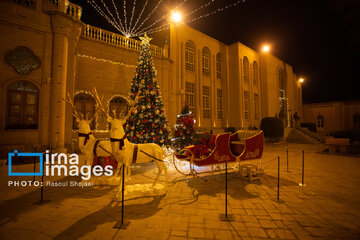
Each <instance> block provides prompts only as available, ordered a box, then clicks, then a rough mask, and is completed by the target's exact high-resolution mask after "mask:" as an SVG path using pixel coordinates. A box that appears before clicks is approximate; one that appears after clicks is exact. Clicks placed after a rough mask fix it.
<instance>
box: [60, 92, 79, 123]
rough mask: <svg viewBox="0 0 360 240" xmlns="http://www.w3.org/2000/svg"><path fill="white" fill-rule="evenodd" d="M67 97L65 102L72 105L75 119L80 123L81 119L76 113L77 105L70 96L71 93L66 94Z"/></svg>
mask: <svg viewBox="0 0 360 240" xmlns="http://www.w3.org/2000/svg"><path fill="white" fill-rule="evenodd" d="M66 96H67V98H68V99H63V101H65V102H67V103H69V104H70V105H71V107H72V109H73V115H74V117H75V118H76V119H77V120H79V121H80V120H81V117H80V116H79V114H78V112H77V111H76V107H75V104H74V102H73V100H72V99H71V97H70V94H69V93H66Z"/></svg>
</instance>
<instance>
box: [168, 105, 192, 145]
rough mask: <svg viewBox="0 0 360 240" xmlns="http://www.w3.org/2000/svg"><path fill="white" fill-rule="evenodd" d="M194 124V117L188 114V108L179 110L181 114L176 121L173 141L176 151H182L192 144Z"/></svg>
mask: <svg viewBox="0 0 360 240" xmlns="http://www.w3.org/2000/svg"><path fill="white" fill-rule="evenodd" d="M194 124H195V120H194V116H193V114H192V113H191V112H190V110H189V107H188V106H187V105H185V107H184V108H183V109H182V110H181V114H180V115H178V116H177V119H176V124H175V138H174V140H173V141H174V147H175V148H176V150H180V149H183V148H184V147H186V146H189V145H191V144H192V134H193V133H194V131H195V127H194Z"/></svg>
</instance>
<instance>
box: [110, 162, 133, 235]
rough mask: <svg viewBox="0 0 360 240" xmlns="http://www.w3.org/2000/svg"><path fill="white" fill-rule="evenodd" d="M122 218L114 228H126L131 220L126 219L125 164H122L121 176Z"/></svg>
mask: <svg viewBox="0 0 360 240" xmlns="http://www.w3.org/2000/svg"><path fill="white" fill-rule="evenodd" d="M121 181H122V183H121V188H122V189H121V220H120V221H118V222H117V223H115V225H114V227H113V228H120V229H126V228H127V226H129V224H130V221H125V220H124V211H125V210H124V209H125V207H124V205H125V204H124V192H125V164H124V163H123V164H122V177H121Z"/></svg>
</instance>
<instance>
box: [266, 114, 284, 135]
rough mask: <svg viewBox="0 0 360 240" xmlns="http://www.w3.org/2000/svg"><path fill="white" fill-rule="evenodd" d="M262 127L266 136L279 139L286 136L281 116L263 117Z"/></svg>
mask: <svg viewBox="0 0 360 240" xmlns="http://www.w3.org/2000/svg"><path fill="white" fill-rule="evenodd" d="M260 129H261V130H262V131H263V132H264V136H265V137H268V138H272V139H274V138H275V139H277V140H279V138H281V137H283V136H284V126H283V124H282V121H281V119H280V118H276V117H266V118H263V119H261V124H260Z"/></svg>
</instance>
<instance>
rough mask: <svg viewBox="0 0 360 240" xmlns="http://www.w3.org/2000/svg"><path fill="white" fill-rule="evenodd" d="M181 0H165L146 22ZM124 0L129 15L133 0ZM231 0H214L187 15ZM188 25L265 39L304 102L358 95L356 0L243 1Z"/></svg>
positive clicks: (89, 13)
mask: <svg viewBox="0 0 360 240" xmlns="http://www.w3.org/2000/svg"><path fill="white" fill-rule="evenodd" d="M70 1H71V2H73V3H76V4H79V5H81V6H82V7H83V10H84V11H83V16H82V20H83V21H84V22H85V23H88V24H90V25H93V26H98V27H101V28H105V29H108V30H110V31H115V32H116V29H115V28H114V27H113V26H112V25H110V24H109V23H107V21H106V20H105V19H104V18H103V17H101V16H100V15H99V14H98V13H97V12H96V11H95V10H94V9H93V8H92V7H91V6H90V5H89V4H88V3H87V2H86V1H85V0H70ZM117 1H118V2H123V1H119V0H115V2H117ZM182 1H183V0H178V1H170V0H168V1H166V0H164V1H163V2H162V3H161V5H160V6H159V8H158V10H157V11H156V12H155V13H154V15H153V17H152V18H150V19H149V23H152V22H153V21H155V19H158V17H159V16H163V15H164V14H165V13H167V12H169V10H170V9H172V8H173V6H176V5H177V4H176V3H178V2H182ZM209 1H210V0H188V1H187V2H186V3H185V4H184V5H183V6H182V7H181V10H182V11H183V12H188V11H189V10H194V9H195V8H196V7H198V6H201V5H202V4H204V3H206V2H209ZM99 2H100V1H99ZM127 2H128V4H129V7H128V10H129V11H128V18H129V16H130V14H131V7H130V6H132V3H133V1H127ZM144 2H145V1H144V0H138V1H137V4H138V5H137V6H140V7H138V8H136V9H135V14H134V15H135V16H137V15H138V14H139V13H140V11H141V9H142V5H141V4H143V3H144ZM149 2H150V3H149V7H148V8H147V9H146V10H145V12H144V15H143V16H146V13H149V12H151V9H152V6H151V4H152V5H153V7H154V6H155V5H156V3H157V2H158V1H154V0H149ZM234 2H236V1H235V0H217V1H214V3H212V4H211V5H210V6H209V7H207V8H204V9H202V10H201V11H199V12H198V13H196V14H194V15H193V16H192V17H195V16H199V15H203V14H206V13H210V12H212V11H214V10H216V9H218V8H219V7H224V6H226V5H227V4H229V3H234ZM120 4H121V3H120ZM109 7H111V5H109ZM120 7H121V5H119V9H120ZM143 18H144V17H143ZM188 25H190V26H191V27H193V28H195V29H197V30H199V31H201V32H203V33H205V34H207V35H209V36H211V37H213V38H215V39H218V40H220V41H221V42H224V43H226V44H230V43H233V42H241V43H243V44H245V45H247V46H249V47H251V48H252V49H254V50H260V48H261V46H262V45H263V44H264V43H269V44H270V45H271V46H272V48H271V53H272V54H274V55H275V56H277V57H279V58H281V59H282V60H284V61H285V62H287V63H289V64H290V65H292V66H293V68H294V71H295V73H296V74H298V75H301V76H303V77H304V78H305V79H306V82H305V83H304V85H303V100H304V102H305V103H311V102H325V101H337V100H347V99H360V93H359V91H360V88H359V87H357V86H355V84H356V81H357V80H358V81H359V80H360V1H357V0H246V1H245V2H244V3H240V4H239V5H237V6H235V7H232V8H229V9H227V10H225V11H224V12H220V13H217V14H215V15H212V16H210V17H207V18H204V19H202V20H198V21H195V22H192V23H189V24H188ZM144 26H145V25H144ZM357 85H359V84H357Z"/></svg>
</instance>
